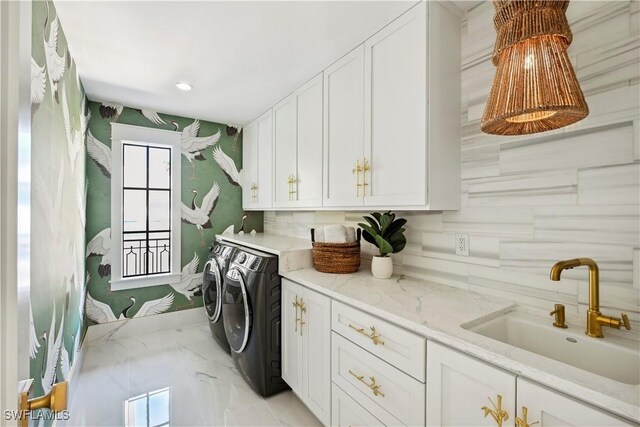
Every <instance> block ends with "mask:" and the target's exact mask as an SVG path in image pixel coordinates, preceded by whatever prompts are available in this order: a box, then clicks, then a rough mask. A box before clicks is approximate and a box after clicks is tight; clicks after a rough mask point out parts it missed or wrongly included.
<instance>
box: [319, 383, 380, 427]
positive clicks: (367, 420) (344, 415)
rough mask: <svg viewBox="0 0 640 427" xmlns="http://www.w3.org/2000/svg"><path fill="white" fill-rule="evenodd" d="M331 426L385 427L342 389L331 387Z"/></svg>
mask: <svg viewBox="0 0 640 427" xmlns="http://www.w3.org/2000/svg"><path fill="white" fill-rule="evenodd" d="M331 425H332V426H334V427H356V426H372V427H373V426H384V424H382V422H381V421H380V420H379V419H377V418H376V417H374V416H373V415H372V414H371V413H370V412H368V411H367V410H366V409H364V408H363V407H362V406H360V404H359V403H358V402H356V401H355V400H353V398H352V397H351V396H349V395H348V394H347V393H345V392H344V391H343V390H342V389H341V388H340V387H338V386H337V385H335V384H333V385H332V387H331Z"/></svg>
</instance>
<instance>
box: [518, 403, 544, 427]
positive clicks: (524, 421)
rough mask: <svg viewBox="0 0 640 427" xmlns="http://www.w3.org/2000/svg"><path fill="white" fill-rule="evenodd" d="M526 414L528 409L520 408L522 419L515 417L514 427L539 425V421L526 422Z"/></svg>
mask: <svg viewBox="0 0 640 427" xmlns="http://www.w3.org/2000/svg"><path fill="white" fill-rule="evenodd" d="M527 412H529V409H527V407H526V406H523V407H522V418H520V417H516V427H529V426H532V425H534V424H538V423H539V421H533V422H530V421H529V420H527Z"/></svg>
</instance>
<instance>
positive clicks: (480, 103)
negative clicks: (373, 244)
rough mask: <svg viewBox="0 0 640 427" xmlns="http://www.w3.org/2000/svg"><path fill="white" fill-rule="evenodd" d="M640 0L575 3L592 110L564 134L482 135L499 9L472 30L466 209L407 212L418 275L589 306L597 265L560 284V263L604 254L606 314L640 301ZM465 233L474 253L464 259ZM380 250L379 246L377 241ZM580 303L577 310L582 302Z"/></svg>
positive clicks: (285, 225)
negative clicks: (460, 237) (590, 277)
mask: <svg viewBox="0 0 640 427" xmlns="http://www.w3.org/2000/svg"><path fill="white" fill-rule="evenodd" d="M639 9H640V3H639V2H637V1H634V2H631V1H611V2H591V1H573V2H572V3H571V4H570V6H569V10H568V13H567V15H568V18H569V22H570V24H571V29H572V30H573V34H574V41H573V44H572V46H571V47H570V49H569V53H570V55H571V59H572V62H573V64H574V66H575V68H576V72H577V75H578V77H579V79H580V83H581V86H582V88H583V90H584V92H585V95H586V97H587V102H588V104H589V108H590V111H591V112H590V115H589V117H588V118H587V119H585V120H583V121H582V122H580V123H578V124H576V125H573V126H571V127H568V128H564V129H561V130H558V131H555V132H549V133H544V134H538V135H532V136H528V137H518V138H513V137H495V136H490V135H485V134H483V133H481V132H480V117H481V115H482V112H483V109H484V104H485V102H486V98H487V95H488V92H489V88H490V86H491V82H492V79H493V74H494V70H495V68H494V66H493V65H492V63H491V60H490V56H491V52H492V48H493V43H494V41H495V31H494V29H493V24H492V18H493V6H492V4H491V3H490V2H486V3H484V4H481V5H480V6H478V7H476V8H474V9H472V10H471V11H469V12H468V13H467V16H466V19H465V21H464V23H463V28H462V116H461V121H462V209H461V210H460V211H457V212H444V213H443V212H433V213H420V212H411V213H409V212H405V213H402V215H404V216H405V217H406V218H407V219H408V221H409V222H408V228H409V229H408V233H407V237H408V240H409V244H408V245H407V248H406V249H405V251H404V252H402V253H401V254H399V256H396V257H395V260H394V261H395V263H396V264H397V266H398V267H400V268H401V269H402V272H403V273H404V274H406V275H410V276H414V277H419V278H424V279H429V280H434V281H438V282H444V283H448V284H451V285H455V286H460V287H464V288H469V289H476V290H481V291H483V292H490V293H495V294H497V295H501V296H506V297H508V298H512V299H516V300H518V301H521V302H524V303H529V304H533V305H537V306H541V307H551V306H552V304H553V303H554V302H561V303H565V304H567V305H569V306H570V307H573V309H574V310H576V309H580V310H584V307H585V304H586V303H587V302H588V294H587V281H586V279H587V272H586V270H585V269H583V268H580V269H575V270H573V271H566V272H565V273H564V274H563V279H562V281H561V282H552V281H550V280H549V278H548V277H549V270H550V268H551V266H552V265H553V263H554V262H555V261H557V260H560V259H564V258H572V257H578V256H587V257H592V258H594V259H596V260H597V261H598V263H599V264H600V267H601V284H602V287H601V305H602V307H603V311H607V312H608V311H611V312H612V314H616V313H615V310H617V309H624V310H628V311H630V312H633V313H634V315H633V316H632V317H634V318H635V319H636V320H637V319H638V311H640V309H639V305H640V298H639V294H640V249H639V248H640V135H639V133H640V125H639V121H640V92H639V86H638V83H639V80H640V37H639V22H640V13H639ZM360 218H361V214H360V213H347V212H267V213H265V232H270V233H278V234H286V235H294V236H299V237H305V238H307V237H308V236H309V233H308V228H309V227H310V226H311V225H312V224H324V223H348V224H352V225H353V224H355V223H357V222H358V221H359V220H360ZM455 233H467V234H469V235H470V252H471V253H470V255H471V256H469V257H460V256H456V255H455V251H454V238H455ZM366 250H367V251H370V249H366ZM570 307H568V309H571V308H570Z"/></svg>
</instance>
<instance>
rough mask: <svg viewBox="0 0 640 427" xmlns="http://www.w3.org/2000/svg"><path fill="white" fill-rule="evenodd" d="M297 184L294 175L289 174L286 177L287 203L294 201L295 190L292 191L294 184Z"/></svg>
mask: <svg viewBox="0 0 640 427" xmlns="http://www.w3.org/2000/svg"><path fill="white" fill-rule="evenodd" d="M296 182H298V180H297V179H296V176H295V175H294V174H290V175H289V176H288V177H287V184H289V201H290V202H291V201H294V200H295V199H296V198H295V194H296V190H295V189H294V184H295V183H296Z"/></svg>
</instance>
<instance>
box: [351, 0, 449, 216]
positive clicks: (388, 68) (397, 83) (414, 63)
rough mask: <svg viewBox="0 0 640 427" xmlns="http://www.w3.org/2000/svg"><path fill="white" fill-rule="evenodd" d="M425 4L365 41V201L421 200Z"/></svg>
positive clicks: (404, 202) (396, 203)
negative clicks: (368, 169) (367, 167)
mask: <svg viewBox="0 0 640 427" xmlns="http://www.w3.org/2000/svg"><path fill="white" fill-rule="evenodd" d="M426 8H427V4H426V2H421V3H420V4H418V5H417V6H415V7H413V8H412V9H410V10H409V11H408V12H406V13H405V14H404V15H402V16H400V17H399V18H398V19H396V20H395V21H393V22H392V23H391V24H389V25H388V26H386V27H385V28H383V29H382V30H381V31H379V32H378V33H376V34H375V35H374V36H373V37H371V38H370V39H369V40H367V41H366V42H365V91H364V93H365V115H364V117H365V126H364V129H365V138H364V140H365V159H366V160H367V161H368V162H369V166H370V168H371V170H370V171H369V172H368V173H367V174H366V180H367V184H368V185H367V187H366V190H365V205H367V206H410V205H424V204H425V203H426V179H425V176H426V149H427V140H426V126H427V71H426V70H427V31H426V28H427V27H426V17H427V10H426ZM450 143H451V144H459V143H460V141H450Z"/></svg>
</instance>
